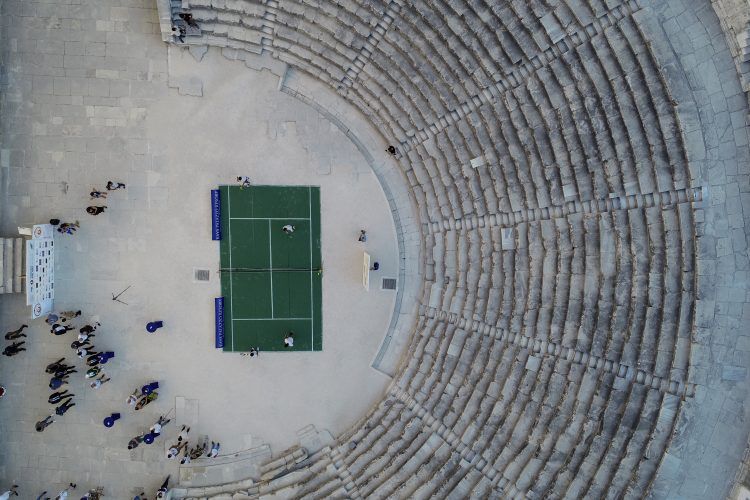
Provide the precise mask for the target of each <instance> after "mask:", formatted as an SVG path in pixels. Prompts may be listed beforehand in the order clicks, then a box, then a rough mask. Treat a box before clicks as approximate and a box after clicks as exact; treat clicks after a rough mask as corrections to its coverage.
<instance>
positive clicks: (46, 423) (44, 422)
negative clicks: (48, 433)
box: [34, 415, 55, 432]
mask: <svg viewBox="0 0 750 500" xmlns="http://www.w3.org/2000/svg"><path fill="white" fill-rule="evenodd" d="M54 421H55V420H54V419H53V418H52V415H49V416H47V417H45V418H44V420H40V421H39V422H37V423H36V425H35V426H34V428H35V429H36V431H37V432H42V431H43V430H44V429H46V428H47V427H48V426H49V425H52V422H54Z"/></svg>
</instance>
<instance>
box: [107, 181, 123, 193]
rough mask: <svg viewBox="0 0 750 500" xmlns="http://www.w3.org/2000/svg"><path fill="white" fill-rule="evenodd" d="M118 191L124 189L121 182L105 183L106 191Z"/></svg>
mask: <svg viewBox="0 0 750 500" xmlns="http://www.w3.org/2000/svg"><path fill="white" fill-rule="evenodd" d="M118 189H125V184H123V183H122V182H114V181H107V191H116V190H118Z"/></svg>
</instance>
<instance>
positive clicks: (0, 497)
mask: <svg viewBox="0 0 750 500" xmlns="http://www.w3.org/2000/svg"><path fill="white" fill-rule="evenodd" d="M11 495H13V496H18V485H17V484H14V485H13V486H11V487H10V489H9V490H8V491H5V492H3V493H2V494H0V500H8V499H9V498H10V497H11Z"/></svg>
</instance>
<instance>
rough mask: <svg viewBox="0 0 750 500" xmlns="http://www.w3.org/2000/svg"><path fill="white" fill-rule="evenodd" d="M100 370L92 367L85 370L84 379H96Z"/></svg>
mask: <svg viewBox="0 0 750 500" xmlns="http://www.w3.org/2000/svg"><path fill="white" fill-rule="evenodd" d="M101 370H102V369H101V368H99V367H98V366H93V367H91V368H89V369H88V370H86V378H94V377H96V376H97V375H99V372H100V371H101Z"/></svg>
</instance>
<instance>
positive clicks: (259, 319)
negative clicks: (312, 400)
mask: <svg viewBox="0 0 750 500" xmlns="http://www.w3.org/2000/svg"><path fill="white" fill-rule="evenodd" d="M288 319H290V320H291V319H293V320H299V321H307V320H308V319H311V318H232V321H286V320H288Z"/></svg>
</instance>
